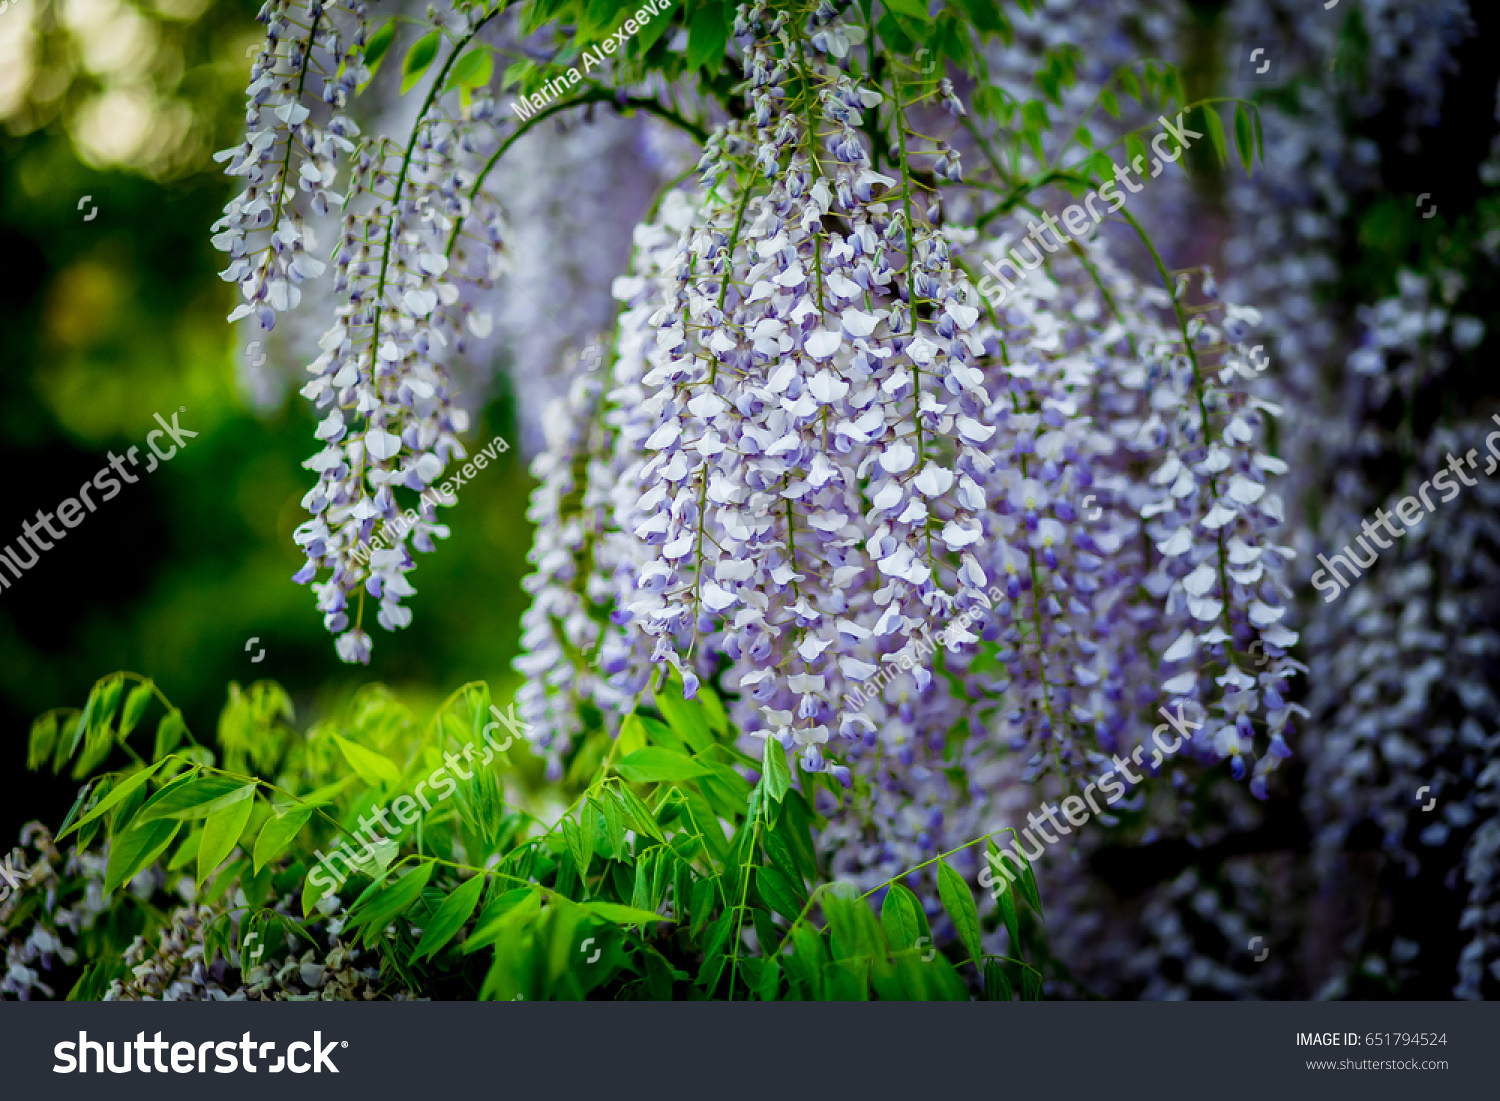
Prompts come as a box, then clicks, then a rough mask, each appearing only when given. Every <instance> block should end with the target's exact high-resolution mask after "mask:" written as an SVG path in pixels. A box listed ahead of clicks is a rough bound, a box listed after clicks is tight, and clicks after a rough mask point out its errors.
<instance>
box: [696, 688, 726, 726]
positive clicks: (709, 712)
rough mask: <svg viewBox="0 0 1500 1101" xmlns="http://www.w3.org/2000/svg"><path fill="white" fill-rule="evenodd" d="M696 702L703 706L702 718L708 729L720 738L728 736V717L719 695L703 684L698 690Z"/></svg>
mask: <svg viewBox="0 0 1500 1101" xmlns="http://www.w3.org/2000/svg"><path fill="white" fill-rule="evenodd" d="M698 702H699V703H701V704H702V705H703V716H704V718H705V719H707V720H708V727H709V729H710V730H712V731H713V732H714V733H715V734H718V735H720V736H723V735H726V734H728V733H729V715H728V714H727V713H726V712H725V710H724V704H723V701H721V700H720V699H719V694H718V693H717V692H715V691H714V690H713V689H712V688H710V687H709V686H708V685H706V684H705V685H704V686H703V687H701V688H699V689H698Z"/></svg>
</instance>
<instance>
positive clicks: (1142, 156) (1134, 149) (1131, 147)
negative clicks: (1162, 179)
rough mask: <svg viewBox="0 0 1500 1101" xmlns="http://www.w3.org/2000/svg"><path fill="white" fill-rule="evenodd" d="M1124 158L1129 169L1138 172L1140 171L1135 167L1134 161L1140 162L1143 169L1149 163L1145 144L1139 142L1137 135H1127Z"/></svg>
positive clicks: (1149, 159)
mask: <svg viewBox="0 0 1500 1101" xmlns="http://www.w3.org/2000/svg"><path fill="white" fill-rule="evenodd" d="M1125 156H1126V158H1127V160H1128V161H1129V167H1130V168H1132V169H1134V170H1135V171H1137V172H1139V171H1141V169H1137V168H1136V167H1135V163H1136V161H1140V162H1141V167H1142V168H1145V167H1147V166H1149V165H1150V163H1151V155H1150V154H1149V153H1148V152H1147V151H1146V143H1145V142H1144V141H1142V140H1141V136H1140V135H1139V134H1128V135H1126V137H1125Z"/></svg>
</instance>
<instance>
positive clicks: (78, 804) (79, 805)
mask: <svg viewBox="0 0 1500 1101" xmlns="http://www.w3.org/2000/svg"><path fill="white" fill-rule="evenodd" d="M98 786H99V785H98V782H97V781H95V780H90V781H89V782H88V783H86V784H84V785H83V787H81V788H79V789H78V796H77V798H75V799H74V800H73V806H72V807H71V808H69V810H68V816H67V817H66V818H64V819H63V823H62V826H61V827H60V828H59V829H58V832H57V835H58V836H59V837H61V836H62V835H63V834H65V833H67V832H68V827H69V826H70V825H72V823H73V819H74V818H75V817H76V816H77V814H78V812H79V811H80V810H82V809H83V805H84V802H85V801H86V800H87V799H88V797H89V795H90V794H91V793H92V792H93V791H94V790H95V789H96V788H97V787H98Z"/></svg>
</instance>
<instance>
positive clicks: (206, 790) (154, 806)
mask: <svg viewBox="0 0 1500 1101" xmlns="http://www.w3.org/2000/svg"><path fill="white" fill-rule="evenodd" d="M254 791H255V785H254V784H246V783H245V782H244V781H243V780H236V779H233V778H232V777H229V776H217V775H213V774H208V775H201V774H200V775H196V776H194V775H189V776H188V777H186V778H185V779H181V780H176V781H173V782H172V783H170V784H168V785H167V786H166V787H164V788H162V789H161V790H160V791H158V792H157V793H156V794H155V795H153V796H152V797H151V798H150V799H149V800H148V801H147V803H146V805H145V806H144V807H142V808H141V810H140V813H139V815H138V816H137V819H136V820H137V821H138V822H153V821H155V820H157V819H158V818H203V817H206V816H207V815H210V814H212V813H213V812H214V811H216V810H218V809H219V808H220V805H221V804H220V800H225V801H226V805H227V803H228V802H237V801H239V800H240V799H244V798H246V797H248V796H249V795H251V794H253V793H254Z"/></svg>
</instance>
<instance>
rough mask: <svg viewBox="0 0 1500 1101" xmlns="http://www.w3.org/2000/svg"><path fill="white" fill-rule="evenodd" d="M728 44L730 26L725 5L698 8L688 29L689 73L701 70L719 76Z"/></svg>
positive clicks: (708, 5)
mask: <svg viewBox="0 0 1500 1101" xmlns="http://www.w3.org/2000/svg"><path fill="white" fill-rule="evenodd" d="M728 44H729V24H728V22H727V21H726V20H725V18H724V5H722V4H705V5H704V6H702V7H700V8H697V9H696V10H695V11H694V12H693V14H692V22H691V24H690V25H689V27H688V47H687V67H688V71H689V72H691V71H692V70H694V69H700V68H701V69H705V70H707V71H708V73H709V74H710V75H717V74H718V72H719V68H720V66H722V65H723V64H724V54H725V49H724V48H725V46H727V45H728Z"/></svg>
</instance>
